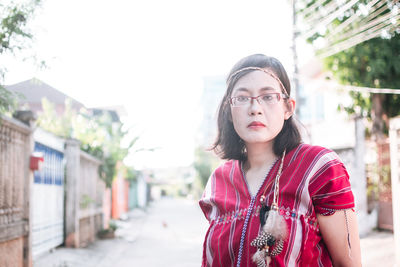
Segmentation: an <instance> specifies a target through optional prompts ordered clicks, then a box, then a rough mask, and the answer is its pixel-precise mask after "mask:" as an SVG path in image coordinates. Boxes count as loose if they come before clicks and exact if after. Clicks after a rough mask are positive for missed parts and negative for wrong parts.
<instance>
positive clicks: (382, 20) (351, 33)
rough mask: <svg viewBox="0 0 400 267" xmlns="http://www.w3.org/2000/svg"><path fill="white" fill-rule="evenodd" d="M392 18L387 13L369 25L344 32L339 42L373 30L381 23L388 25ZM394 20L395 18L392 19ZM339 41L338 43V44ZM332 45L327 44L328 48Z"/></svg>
mask: <svg viewBox="0 0 400 267" xmlns="http://www.w3.org/2000/svg"><path fill="white" fill-rule="evenodd" d="M391 18H392V14H390V13H387V14H385V15H383V16H381V17H379V18H377V19H374V20H371V21H370V22H369V23H367V24H365V25H362V26H360V27H359V28H355V29H353V30H352V31H348V32H346V34H344V35H343V36H341V39H340V41H345V40H347V39H350V38H351V37H352V36H355V35H357V34H360V33H362V32H365V31H367V30H369V29H371V30H372V29H374V28H375V27H376V26H378V25H379V24H381V23H385V22H389V23H390V19H391ZM394 18H396V17H394ZM340 41H339V42H340ZM331 45H333V44H332V43H330V44H328V46H331Z"/></svg>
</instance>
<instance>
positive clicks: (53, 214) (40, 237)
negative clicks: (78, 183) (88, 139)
mask: <svg viewBox="0 0 400 267" xmlns="http://www.w3.org/2000/svg"><path fill="white" fill-rule="evenodd" d="M34 151H35V152H42V153H43V155H44V162H43V166H42V168H41V170H40V171H35V173H34V184H33V188H32V194H33V196H32V202H33V205H32V213H33V218H32V225H33V227H32V228H33V229H32V256H33V257H36V256H37V255H39V254H41V253H43V252H46V251H49V250H50V249H52V248H55V247H57V246H59V245H61V244H62V243H63V242H64V160H63V159H64V154H63V153H61V152H59V151H57V150H55V149H52V148H50V147H48V146H45V145H43V144H41V143H39V142H35V149H34Z"/></svg>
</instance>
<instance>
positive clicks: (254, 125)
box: [247, 121, 265, 128]
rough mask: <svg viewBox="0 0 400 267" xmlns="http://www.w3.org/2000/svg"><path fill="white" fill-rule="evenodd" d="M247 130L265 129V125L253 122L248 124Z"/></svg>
mask: <svg viewBox="0 0 400 267" xmlns="http://www.w3.org/2000/svg"><path fill="white" fill-rule="evenodd" d="M247 127H248V128H250V127H254V128H255V127H265V124H263V123H261V122H259V121H253V122H252V123H250V124H249V125H248V126H247Z"/></svg>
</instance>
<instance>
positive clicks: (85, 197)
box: [79, 194, 95, 209]
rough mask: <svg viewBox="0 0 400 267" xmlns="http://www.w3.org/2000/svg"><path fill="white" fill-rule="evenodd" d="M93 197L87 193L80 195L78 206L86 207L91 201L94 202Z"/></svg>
mask: <svg viewBox="0 0 400 267" xmlns="http://www.w3.org/2000/svg"><path fill="white" fill-rule="evenodd" d="M94 202H95V201H94V199H92V198H91V197H90V196H89V195H86V194H84V195H82V197H81V201H80V203H79V206H80V208H81V209H86V208H87V207H88V206H89V205H90V204H91V203H94Z"/></svg>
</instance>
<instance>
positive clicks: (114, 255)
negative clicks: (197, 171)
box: [34, 199, 394, 267]
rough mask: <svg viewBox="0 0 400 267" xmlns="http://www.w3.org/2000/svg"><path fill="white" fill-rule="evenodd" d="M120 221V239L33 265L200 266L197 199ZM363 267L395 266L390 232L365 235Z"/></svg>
mask: <svg viewBox="0 0 400 267" xmlns="http://www.w3.org/2000/svg"><path fill="white" fill-rule="evenodd" d="M128 217H129V219H128V220H127V221H118V223H117V224H118V226H119V228H118V230H117V232H116V234H117V236H118V237H117V238H115V239H108V240H98V241H96V242H95V243H93V244H91V245H89V246H88V247H87V248H80V249H69V248H63V247H61V248H58V249H56V250H54V251H53V252H51V253H47V254H44V255H42V256H40V257H39V258H38V259H37V260H35V261H34V267H114V266H118V267H141V266H146V267H153V266H154V267H155V266H176V267H191V266H193V267H194V266H200V263H201V255H202V243H203V238H204V234H205V231H206V230H207V222H206V221H205V219H204V218H203V215H202V214H201V211H200V209H199V208H198V205H197V203H196V202H194V201H189V200H183V199H163V200H160V201H158V202H155V203H152V204H151V205H150V207H149V208H148V209H147V211H146V212H144V211H142V210H134V211H133V212H131V213H130V214H129V216H128ZM361 251H362V262H363V267H376V266H382V267H393V266H394V239H393V234H392V233H390V232H376V231H375V232H372V233H370V234H369V235H367V236H366V237H364V238H362V239H361Z"/></svg>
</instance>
